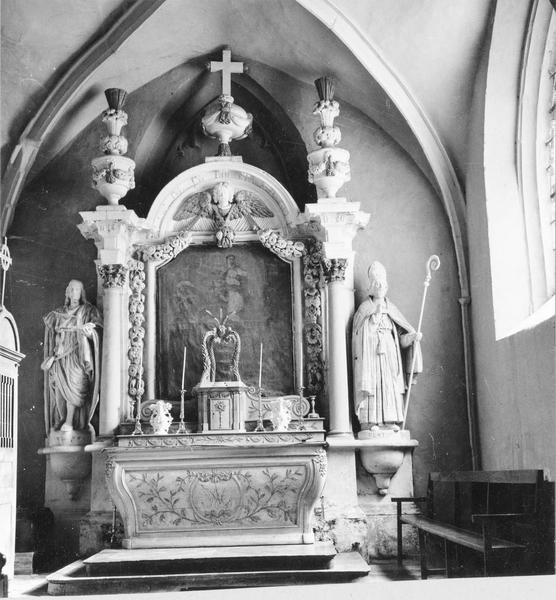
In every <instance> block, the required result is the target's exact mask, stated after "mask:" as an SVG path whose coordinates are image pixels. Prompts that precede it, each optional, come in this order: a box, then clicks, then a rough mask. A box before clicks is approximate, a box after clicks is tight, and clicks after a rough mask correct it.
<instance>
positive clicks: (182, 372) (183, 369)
mask: <svg viewBox="0 0 556 600" xmlns="http://www.w3.org/2000/svg"><path fill="white" fill-rule="evenodd" d="M186 355H187V346H184V347H183V368H182V371H181V389H182V390H184V389H185V387H184V386H185V358H186Z"/></svg>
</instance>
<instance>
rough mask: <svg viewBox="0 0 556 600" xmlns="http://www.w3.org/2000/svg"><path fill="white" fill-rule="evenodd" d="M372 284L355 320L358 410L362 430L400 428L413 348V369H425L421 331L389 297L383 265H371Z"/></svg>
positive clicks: (354, 337)
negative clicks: (412, 324)
mask: <svg viewBox="0 0 556 600" xmlns="http://www.w3.org/2000/svg"><path fill="white" fill-rule="evenodd" d="M369 282H370V286H369V297H368V298H367V299H366V300H365V301H364V302H363V303H362V304H361V306H359V308H358V310H357V312H356V313H355V316H354V318H353V337H352V344H353V374H354V393H355V411H356V413H357V416H358V418H359V422H360V424H361V428H362V429H370V430H378V429H392V430H394V431H398V430H399V425H400V423H402V422H403V418H404V417H403V413H404V406H403V398H404V393H405V390H406V378H407V375H408V374H409V373H408V372H409V370H410V368H411V364H412V353H413V352H415V364H414V373H420V372H421V371H422V368H423V365H422V356H421V349H420V345H419V342H420V340H421V337H422V335H421V334H420V333H416V332H415V329H413V327H412V326H411V325H410V324H409V322H408V321H407V320H406V318H405V317H404V316H403V315H402V314H401V312H400V311H399V310H398V308H396V306H395V305H394V304H393V303H392V302H391V301H390V300H389V299H388V298H387V297H386V293H387V291H388V282H387V279H386V269H385V268H384V266H383V265H382V264H381V263H379V262H373V264H372V265H371V266H370V268H369Z"/></svg>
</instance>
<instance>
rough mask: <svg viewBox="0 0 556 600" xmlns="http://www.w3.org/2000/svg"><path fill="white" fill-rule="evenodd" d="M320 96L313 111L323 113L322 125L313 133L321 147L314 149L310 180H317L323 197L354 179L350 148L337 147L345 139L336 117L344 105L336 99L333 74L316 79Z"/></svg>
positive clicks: (334, 193) (332, 194) (310, 159)
mask: <svg viewBox="0 0 556 600" xmlns="http://www.w3.org/2000/svg"><path fill="white" fill-rule="evenodd" d="M315 86H316V88H317V93H318V96H319V100H318V102H317V103H316V104H315V105H314V107H313V114H314V115H319V117H320V127H317V129H315V132H314V134H313V137H314V140H315V142H316V143H317V144H318V145H319V146H320V149H319V150H315V151H313V152H310V153H309V155H308V156H307V159H308V161H309V173H308V175H309V182H310V183H314V184H315V186H316V188H317V195H318V197H319V198H334V197H335V196H336V193H337V192H338V190H339V189H340V188H341V187H342V185H343V184H344V183H345V182H346V181H349V180H350V166H349V152H348V151H347V150H343V149H342V148H337V147H336V144H338V143H339V142H340V140H341V139H342V134H341V132H340V128H339V127H336V126H335V125H334V119H335V118H336V117H337V116H338V115H339V114H340V105H339V103H338V102H337V101H336V100H334V91H335V84H334V80H333V79H332V78H330V77H320V78H319V79H317V80H315Z"/></svg>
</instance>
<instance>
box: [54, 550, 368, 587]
mask: <svg viewBox="0 0 556 600" xmlns="http://www.w3.org/2000/svg"><path fill="white" fill-rule="evenodd" d="M321 547H322V545H320V544H315V545H312V546H301V545H297V546H295V547H293V548H292V547H291V546H278V547H277V546H254V547H243V548H237V547H234V548H226V547H221V548H192V549H189V550H188V551H187V552H189V554H188V553H187V552H186V551H184V549H179V550H176V549H171V550H157V551H152V550H151V551H149V553H148V558H147V562H148V565H149V566H148V568H143V569H141V561H139V562H138V564H132V563H134V562H136V561H131V563H130V561H125V560H124V561H123V560H122V556H126V555H125V554H123V553H129V554H128V555H129V556H139V558H140V556H141V555H137V554H135V553H137V552H143V551H141V550H120V551H110V552H108V551H106V552H105V553H99V554H98V555H96V556H94V557H91V559H89V561H88V564H87V565H86V564H85V562H84V561H77V562H74V563H72V564H70V565H68V566H67V567H64V568H63V569H60V570H59V571H57V572H56V573H53V574H52V575H49V576H48V577H47V581H48V594H49V595H54V596H57V595H75V596H79V597H81V596H84V595H87V594H102V593H107V594H118V593H132V592H146V591H150V592H164V591H165V592H169V591H185V590H193V589H203V588H209V589H223V588H239V587H255V586H277V585H294V584H311V583H312V584H315V583H343V582H348V581H353V580H354V579H357V578H359V577H363V576H365V575H367V574H368V573H369V571H370V567H369V565H367V563H366V562H365V561H364V560H363V559H362V558H361V556H360V555H359V554H358V553H356V552H348V553H345V554H338V555H336V556H335V557H334V558H333V559H332V560H331V561H330V562H328V561H329V560H330V556H331V555H333V554H334V552H335V551H334V550H333V549H332V551H331V550H330V545H325V550H324V553H323V552H321V550H320V548H321ZM177 552H179V553H180V554H179V556H176V553H177ZM103 554H104V556H105V557H106V559H105V558H103V556H102V555H103ZM143 556H144V555H143ZM110 558H112V559H113V560H112V561H111V560H110ZM192 558H193V560H194V562H195V563H196V564H197V566H198V567H200V569H199V570H198V571H195V570H191V569H185V568H184V569H183V570H181V571H180V568H179V566H180V565H179V564H178V563H180V560H181V561H185V563H188V562H191V559H192ZM176 559H177V560H176ZM292 559H293V560H295V563H293V564H292ZM322 559H325V563H328V564H324V566H323V564H322ZM315 560H316V564H315ZM172 563H173V564H172ZM238 563H241V564H238ZM120 567H123V568H121V570H120V571H118V569H119V568H120ZM238 567H239V568H238ZM87 570H89V572H91V574H90V575H88V573H87ZM168 571H170V572H168ZM93 573H94V574H93Z"/></svg>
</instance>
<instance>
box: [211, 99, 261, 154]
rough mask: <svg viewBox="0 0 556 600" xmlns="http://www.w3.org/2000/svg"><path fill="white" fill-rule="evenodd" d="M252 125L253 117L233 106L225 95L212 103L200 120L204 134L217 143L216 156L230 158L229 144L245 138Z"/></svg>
mask: <svg viewBox="0 0 556 600" xmlns="http://www.w3.org/2000/svg"><path fill="white" fill-rule="evenodd" d="M252 124H253V115H251V114H250V113H248V112H246V111H245V110H244V109H243V108H242V107H241V106H238V105H237V104H235V103H234V99H233V97H232V96H229V95H227V94H222V95H220V96H219V97H218V98H217V99H216V100H215V101H214V102H212V103H211V104H210V105H209V106H208V107H207V110H206V111H205V114H204V116H203V118H202V119H201V125H202V127H203V132H204V134H205V135H206V136H208V137H211V138H216V139H217V140H218V142H219V145H218V156H231V155H232V153H231V151H230V142H232V141H233V140H242V139H243V138H245V137H247V136H248V135H249V133H250V132H251V127H252Z"/></svg>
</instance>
